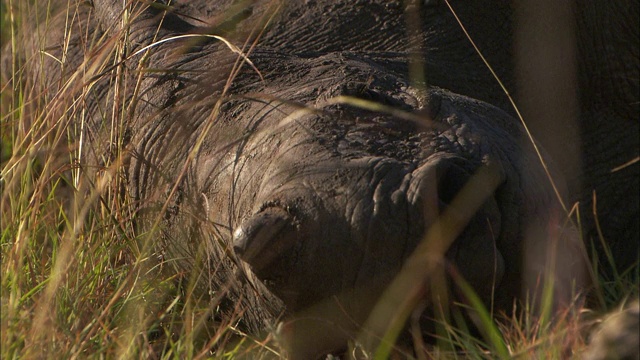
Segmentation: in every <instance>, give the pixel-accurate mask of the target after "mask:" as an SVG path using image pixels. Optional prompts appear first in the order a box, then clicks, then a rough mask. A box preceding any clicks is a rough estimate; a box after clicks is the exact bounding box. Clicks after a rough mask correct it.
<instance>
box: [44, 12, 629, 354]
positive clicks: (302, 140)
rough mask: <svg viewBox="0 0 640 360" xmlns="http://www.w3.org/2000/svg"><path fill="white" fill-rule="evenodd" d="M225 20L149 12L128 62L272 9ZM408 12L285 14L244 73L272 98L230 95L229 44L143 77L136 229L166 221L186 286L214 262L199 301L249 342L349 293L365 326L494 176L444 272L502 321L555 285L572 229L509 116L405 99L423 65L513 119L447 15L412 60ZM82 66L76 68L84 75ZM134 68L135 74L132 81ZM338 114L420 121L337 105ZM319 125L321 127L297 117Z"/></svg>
mask: <svg viewBox="0 0 640 360" xmlns="http://www.w3.org/2000/svg"><path fill="white" fill-rule="evenodd" d="M120 3H121V2H120V1H107V0H103V1H100V0H94V6H95V17H92V18H91V19H98V21H99V24H96V23H94V22H93V21H94V20H91V21H89V22H88V23H87V26H88V27H89V28H90V29H92V30H93V31H98V32H99V33H101V32H102V31H107V32H110V33H113V31H116V30H117V29H118V25H114V24H117V23H118V19H119V17H120V13H121V8H119V7H118V6H119V5H118V4H120ZM228 3H229V2H227V1H219V2H207V3H206V4H205V3H204V2H202V3H194V2H190V3H189V4H188V5H185V4H187V2H184V3H180V2H179V3H178V6H177V9H178V10H179V11H180V12H182V13H183V14H189V15H191V16H192V17H198V18H202V19H205V18H207V16H208V15H218V14H225V16H224V17H223V18H224V19H227V20H228V19H229V18H231V20H228V21H227V22H223V23H220V22H218V23H216V21H217V20H216V19H215V18H213V19H211V22H212V23H213V25H215V26H213V27H211V28H209V29H204V28H203V27H202V26H203V23H202V22H200V21H196V20H194V19H193V18H189V17H184V16H183V17H180V16H178V15H175V14H165V13H163V12H160V11H156V10H146V11H145V12H144V13H143V14H142V15H141V16H140V17H139V18H138V19H137V20H136V21H135V22H134V23H133V24H132V25H131V29H130V31H131V35H130V41H129V44H128V51H129V53H133V52H134V51H135V50H137V49H140V48H141V47H142V46H144V45H147V44H150V43H151V42H152V40H153V39H154V37H155V38H156V39H163V38H168V37H170V36H175V35H178V34H183V33H199V32H204V31H210V32H212V33H215V34H221V35H224V36H226V37H228V38H229V39H231V40H232V41H233V40H234V39H238V40H237V41H236V43H238V44H241V43H242V41H244V39H245V38H246V36H247V33H249V31H250V30H251V26H252V25H255V24H259V23H261V21H260V19H261V17H262V16H263V15H264V14H266V13H269V11H271V10H272V8H269V7H268V6H267V5H268V4H266V2H264V3H263V2H260V1H258V2H256V3H255V4H254V5H253V6H252V7H250V9H251V10H250V11H246V12H241V13H240V14H239V15H238V16H237V17H229V16H226V13H224V10H225V9H226V8H228V7H229V4H228ZM399 3H400V2H398V3H396V2H389V1H380V2H375V1H372V2H352V1H348V2H344V4H343V3H340V2H334V1H332V2H324V1H318V2H316V1H310V2H307V3H305V4H302V3H298V2H295V3H294V2H292V3H289V4H287V5H285V6H283V7H282V8H281V9H280V12H279V13H278V15H277V16H276V17H275V18H274V19H273V20H272V22H271V24H270V25H269V27H268V28H267V31H266V32H265V33H264V34H263V35H262V36H261V38H260V42H259V45H258V46H257V47H256V48H255V49H254V50H252V51H251V53H250V55H249V57H250V59H251V61H252V62H253V64H254V65H255V67H256V68H257V69H259V70H260V72H261V74H262V76H263V77H264V80H262V79H261V78H260V77H259V76H258V74H257V73H256V72H255V71H254V70H253V69H252V68H251V67H250V66H248V65H246V64H245V65H244V66H243V67H242V69H241V70H240V72H239V73H238V75H237V76H236V77H235V78H234V80H233V81H232V83H231V85H230V88H229V89H228V90H227V91H226V92H225V95H222V92H223V89H224V87H225V84H226V82H227V79H228V78H229V74H230V73H231V69H232V67H233V65H234V63H235V62H236V60H237V58H238V56H237V54H234V53H232V52H231V51H229V49H228V47H226V46H225V45H224V44H221V43H220V42H217V41H213V40H211V41H202V42H199V43H197V44H196V43H194V42H186V41H183V42H179V41H172V42H167V43H163V44H161V45H157V46H155V47H153V48H152V50H151V51H150V54H149V58H148V59H147V60H146V63H145V66H147V67H149V68H153V69H169V70H171V71H166V72H162V71H160V72H157V71H156V72H151V73H148V74H145V75H144V76H143V77H142V82H141V86H140V88H139V93H138V94H137V96H136V97H135V98H134V99H135V101H137V102H136V106H135V111H134V112H132V113H131V114H132V115H131V116H130V117H127V121H128V123H127V124H126V128H127V131H126V136H125V137H126V139H127V144H126V147H125V148H126V149H127V159H128V162H127V163H126V164H125V166H126V175H127V181H128V186H127V193H128V195H129V196H131V198H133V199H134V201H135V202H136V204H137V205H138V209H139V216H138V218H137V221H138V226H139V227H140V228H141V229H148V228H149V226H150V224H152V223H153V222H154V220H155V219H156V218H157V217H158V216H161V217H162V221H161V223H160V226H161V234H160V236H159V241H158V253H159V254H160V255H161V256H162V258H163V259H164V260H165V261H167V262H168V263H171V264H174V265H175V267H176V268H177V269H178V270H187V271H195V269H200V268H199V267H197V266H196V263H197V261H196V259H202V258H203V256H202V255H203V254H204V259H205V260H204V266H205V269H204V270H205V271H204V272H203V274H204V276H205V277H208V279H207V278H204V279H203V280H202V281H201V282H200V284H201V286H202V289H204V290H205V291H207V290H212V291H213V292H214V293H216V294H219V292H221V291H226V295H225V296H224V298H223V299H224V300H223V304H222V305H223V306H222V308H224V306H227V307H228V308H231V309H233V307H234V306H235V304H236V303H237V302H238V301H241V302H242V304H243V307H242V308H244V309H248V311H247V312H246V313H245V314H244V316H243V318H242V323H241V326H243V327H244V328H246V329H249V330H250V331H254V332H256V331H259V330H261V329H264V328H266V327H268V326H270V325H272V324H273V323H274V322H275V321H276V319H278V318H286V317H287V316H291V315H292V314H295V313H297V312H299V311H302V310H304V309H307V308H309V307H310V306H312V305H314V304H316V303H318V302H321V301H323V300H325V299H328V298H331V297H333V296H337V297H339V296H340V295H341V294H344V293H347V292H350V291H353V290H354V289H358V290H362V292H363V293H364V294H367V295H368V298H366V299H363V298H360V299H358V300H357V301H352V302H350V303H349V302H346V303H343V304H341V306H340V310H341V311H347V312H348V313H349V315H350V316H351V317H352V318H353V319H354V320H355V321H356V322H360V323H362V322H363V321H364V319H365V318H366V315H367V312H368V311H369V309H370V307H371V306H372V305H373V302H374V301H375V298H376V297H377V296H378V295H379V293H380V291H381V290H382V289H383V288H384V287H385V286H386V285H387V284H388V283H389V281H390V280H391V279H392V278H393V277H394V276H395V274H396V273H397V272H398V271H399V269H400V268H401V266H402V264H403V262H404V260H405V259H406V258H407V257H408V256H409V255H410V254H411V252H412V251H413V250H414V248H415V247H416V245H417V244H418V243H419V241H420V240H421V238H422V236H423V234H424V232H425V231H426V230H427V229H428V228H429V226H430V225H432V224H433V223H434V222H435V221H436V219H437V216H438V213H439V212H440V211H442V210H444V209H446V208H447V206H448V205H449V204H450V203H451V201H452V199H453V198H454V197H455V195H456V193H457V192H458V191H459V190H460V189H461V188H462V187H463V186H464V185H465V183H466V182H467V181H468V180H469V179H470V178H471V177H472V176H473V174H474V173H475V172H476V171H477V170H478V169H479V168H480V167H482V166H488V167H489V168H490V169H491V171H492V173H493V174H494V176H495V177H496V178H497V179H498V180H497V183H498V186H497V188H496V189H495V191H493V192H492V196H490V197H489V198H488V199H487V200H486V201H485V203H484V204H483V205H482V207H481V208H480V209H479V211H478V212H477V213H476V215H475V217H473V218H472V219H471V221H470V222H469V224H468V226H467V227H466V228H465V229H464V231H463V232H462V234H461V235H460V236H459V237H458V238H457V239H456V241H455V242H454V243H453V245H452V246H451V247H450V248H449V250H448V252H447V261H448V264H449V265H450V266H452V267H453V268H456V269H457V270H458V271H459V272H460V273H461V274H462V275H463V276H464V277H465V278H466V279H467V281H469V282H470V284H471V285H472V286H473V287H474V288H475V290H476V291H477V292H478V293H479V294H480V296H481V297H482V298H483V299H484V300H485V301H487V302H489V298H490V296H491V294H492V293H493V292H495V300H496V301H495V302H496V304H497V305H498V306H501V307H502V308H508V307H509V306H510V305H511V301H512V299H513V298H514V297H517V296H519V295H520V294H521V292H522V291H523V288H524V287H526V286H527V279H529V278H533V279H535V277H536V276H537V275H539V274H540V273H541V271H542V270H541V267H542V266H543V264H542V262H541V260H540V259H539V258H544V255H541V256H539V255H540V254H544V252H543V251H544V248H545V246H546V245H545V244H546V240H547V239H549V238H550V236H549V235H548V234H547V233H546V231H547V230H551V231H555V225H554V223H553V220H554V219H556V220H558V219H561V214H560V211H559V210H558V209H557V205H556V204H557V200H556V199H555V198H554V195H553V191H552V190H551V188H550V185H549V182H548V180H547V179H546V175H545V174H544V172H543V171H542V168H541V166H540V164H539V161H538V159H537V158H536V156H535V155H534V154H533V151H532V149H531V146H530V144H529V142H528V141H527V139H526V137H525V136H524V133H523V130H522V128H521V127H520V125H519V124H518V122H517V121H516V120H515V119H514V118H512V117H511V116H509V115H508V114H507V113H506V112H505V111H503V110H501V109H499V108H498V107H494V106H492V105H489V104H488V103H484V102H481V101H478V100H474V99H472V98H469V97H465V96H462V95H457V94H455V93H452V92H449V91H446V90H440V89H438V88H429V89H428V90H421V89H420V88H419V87H416V86H414V85H412V84H411V83H410V82H409V80H408V78H409V76H408V72H409V69H408V61H407V53H408V52H411V51H417V50H421V51H424V52H426V56H425V58H426V60H425V68H426V69H427V73H428V76H429V82H430V83H432V84H437V85H440V86H443V87H447V88H449V89H451V90H454V91H456V92H460V93H463V94H466V95H469V96H473V97H475V98H478V99H482V100H485V101H490V102H492V103H494V104H496V105H498V106H501V107H504V108H507V106H506V105H505V104H506V101H505V99H504V95H503V94H502V93H501V92H500V91H499V90H498V89H497V87H495V86H494V85H493V82H492V81H491V78H490V76H489V75H487V74H486V73H484V72H480V71H478V69H479V68H480V66H481V65H480V64H479V62H478V61H477V59H476V58H475V57H474V55H473V53H472V52H470V51H469V49H468V44H467V43H466V39H464V38H462V37H461V36H460V33H459V29H457V27H455V24H454V23H453V22H452V21H451V18H450V14H449V13H448V10H446V9H443V8H442V4H440V3H438V2H430V3H429V5H428V6H425V7H423V10H422V13H419V14H420V15H421V20H422V22H423V23H424V24H425V25H424V26H425V28H424V29H423V31H421V32H419V34H420V35H419V36H420V38H421V39H422V40H424V43H425V44H426V45H425V46H423V47H415V46H412V45H411V44H415V43H418V44H420V43H421V42H420V41H417V40H415V39H414V41H410V40H409V39H408V37H407V33H406V30H405V23H406V19H405V17H404V15H403V14H404V13H403V11H404V10H403V8H402V6H401V5H400V4H399ZM198 5H200V6H198ZM496 6H503V5H496ZM465 10H466V11H465ZM491 10H496V9H491V8H488V7H486V6H483V7H479V8H473V9H465V8H463V9H461V15H463V17H464V16H465V15H466V16H469V15H472V14H473V15H475V16H478V17H480V18H482V17H486V16H488V14H489V13H492V11H491ZM503 10H504V9H503ZM87 11H89V10H87ZM504 11H506V10H504ZM495 13H498V14H502V13H506V12H502V11H496V12H495ZM160 15H165V16H164V19H163V21H160ZM505 18H508V17H505ZM234 21H237V23H234ZM489 23H491V24H492V25H493V24H495V26H496V28H495V29H493V28H492V29H490V30H492V31H486V30H487V29H484V32H482V31H480V29H482V27H480V26H479V25H478V24H475V25H476V28H475V29H476V30H477V33H478V34H479V36H480V39H477V40H478V41H479V42H480V43H482V41H485V42H491V41H494V40H493V38H492V37H491V35H495V34H496V33H502V32H505V31H502V30H504V29H505V28H507V29H508V26H509V24H510V23H509V22H507V21H505V22H503V21H495V22H489ZM472 24H474V23H473V22H472ZM485 25H486V24H485ZM196 26H198V27H199V28H196ZM98 29H101V30H98ZM469 30H470V31H474V25H472V26H471V28H470V29H469ZM506 33H508V32H506ZM234 36H235V37H234ZM501 46H503V45H502V44H501V43H499V45H498V47H501ZM448 49H451V50H450V51H449V50H448ZM77 51H78V53H76V55H77V57H73V56H72V57H71V59H70V62H71V64H73V62H74V61H75V62H76V63H80V62H81V61H82V58H83V57H82V56H83V54H82V52H81V49H77ZM509 56H510V55H509V51H502V52H495V54H493V56H490V58H493V59H492V60H495V61H496V62H498V63H503V64H504V66H503V67H499V70H500V71H501V72H503V74H502V75H503V76H504V77H505V78H506V79H512V76H511V74H510V72H511V71H512V67H511V66H510V64H511V60H509V59H510V57H509ZM139 59H140V57H139V56H137V57H133V58H132V59H131V60H129V62H128V63H127V66H129V67H130V68H135V67H136V66H138V65H137V64H138V63H137V61H138V60H139ZM490 60H491V59H490ZM71 68H73V66H71ZM56 76H57V75H55V74H52V77H54V78H55V77H56ZM134 80H135V79H134ZM132 81H133V80H132ZM130 88H131V89H133V88H134V86H131V87H130ZM109 89H110V83H109V78H108V77H106V78H105V79H104V80H101V81H100V82H99V83H98V84H96V86H95V87H94V91H95V93H94V95H95V98H96V99H98V100H96V101H95V103H92V102H91V101H89V102H88V113H89V116H90V120H91V122H90V123H89V125H88V129H89V130H88V132H87V134H86V136H87V137H88V138H89V139H90V141H91V142H92V144H93V145H94V146H92V148H91V149H90V150H89V151H88V153H87V155H86V161H87V164H86V168H87V169H90V168H91V167H92V166H100V164H101V162H102V160H101V158H102V157H104V155H105V154H109V149H108V148H109V144H108V143H107V141H106V138H107V136H108V135H105V133H108V130H105V129H104V127H107V126H108V124H105V123H104V122H103V119H105V118H108V112H109V109H110V108H111V107H110V106H107V107H104V108H103V107H102V106H103V105H102V104H101V103H100V101H99V100H100V99H103V98H108V96H107V94H108V93H109V91H110V90H109ZM339 95H349V96H354V97H358V98H364V99H369V100H372V101H374V102H378V103H382V104H385V105H388V106H390V107H393V108H395V109H399V110H403V111H404V112H406V113H411V114H413V117H412V118H411V119H407V118H403V117H401V116H399V115H397V114H389V113H384V112H377V111H370V110H364V109H360V108H357V107H354V106H350V105H335V104H334V105H326V104H325V102H326V101H327V100H328V99H331V98H334V97H335V96H339ZM131 96H132V97H133V94H131ZM217 104H220V107H219V113H217V114H215V116H212V113H213V111H214V109H216V106H217ZM305 106H310V107H318V108H319V109H320V110H319V111H315V112H308V111H307V112H302V113H300V112H298V113H296V111H297V110H299V109H301V108H303V107H305ZM102 109H106V110H102ZM105 111H106V113H107V116H105V115H104V112H105ZM636 128H637V125H636ZM199 140H202V142H201V146H200V147H199V148H198V151H197V152H196V153H193V152H192V151H193V149H194V148H196V147H197V145H196V144H199ZM636 144H637V142H636ZM636 148H637V146H636ZM190 154H193V157H192V158H190V156H191V155H190ZM635 169H637V167H636V168H635ZM636 182H637V179H636ZM174 190H175V191H174ZM165 204H166V207H165ZM161 211H163V212H162V213H161ZM455 211H456V209H453V212H454V213H455ZM636 213H637V208H636ZM525 250H526V251H525ZM525 253H526V255H527V256H525ZM575 258H577V257H576V256H574V257H571V258H570V259H571V260H574V259H575ZM563 265H564V266H565V268H562V269H559V271H560V272H562V271H565V270H566V271H565V274H563V275H565V276H567V277H568V278H572V277H574V276H576V274H574V273H572V272H571V271H572V269H573V264H571V261H567V260H566V259H563ZM494 285H495V287H494ZM564 285H566V284H565V283H563V282H561V281H559V286H564ZM417 286H419V285H417ZM347 333H349V331H347ZM348 336H352V335H346V337H348ZM344 342H345V339H344V338H341V339H338V340H335V341H333V342H330V343H327V344H318V345H317V347H316V348H312V347H310V346H309V347H307V348H306V349H305V350H308V351H309V353H305V352H300V353H298V355H299V356H300V357H304V356H307V355H317V354H320V353H322V352H326V351H332V350H335V349H336V348H338V347H340V346H342V345H343V344H344ZM294 350H296V349H294ZM297 350H300V349H297Z"/></svg>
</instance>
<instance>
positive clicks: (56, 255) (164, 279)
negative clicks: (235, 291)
mask: <svg viewBox="0 0 640 360" xmlns="http://www.w3.org/2000/svg"><path fill="white" fill-rule="evenodd" d="M0 6H1V10H0V14H1V16H2V25H1V26H0V32H1V34H2V44H1V45H2V49H3V54H2V56H3V62H2V66H3V69H2V83H1V85H0V86H1V91H2V93H1V99H0V106H1V108H0V117H1V131H2V146H1V151H2V153H1V155H0V160H1V164H0V168H1V171H2V172H1V176H2V178H1V180H0V181H1V182H0V187H1V189H2V205H1V217H2V218H1V224H2V238H1V242H0V247H1V248H0V254H1V256H2V265H1V266H2V270H1V274H2V281H1V291H2V296H1V311H2V312H1V322H0V326H1V330H2V337H1V340H0V347H1V354H0V357H2V358H4V359H13V358H156V357H157V358H209V357H213V358H238V357H242V356H244V355H246V356H247V357H249V358H259V357H266V358H268V357H273V356H283V354H284V353H283V351H282V349H281V348H280V347H279V344H278V342H277V341H276V340H277V338H278V334H277V331H275V330H274V331H273V332H271V333H265V334H263V336H262V337H261V338H254V337H252V336H249V335H246V334H243V333H241V332H240V331H239V330H237V329H236V328H235V327H234V323H233V322H230V323H223V324H211V323H209V322H208V321H207V319H208V318H209V317H210V315H211V313H212V312H214V311H216V310H215V306H211V304H210V303H209V302H202V301H199V300H198V299H195V298H194V297H193V296H192V293H191V291H190V289H191V287H190V286H189V284H181V283H180V282H179V280H178V279H179V277H178V276H177V275H172V274H166V273H164V272H162V271H161V269H158V268H154V267H152V266H150V265H149V263H150V262H149V261H148V259H149V257H150V256H152V253H151V252H150V251H149V250H150V246H148V245H149V244H148V243H149V241H148V240H149V239H152V238H153V234H149V233H138V232H136V230H135V229H134V228H133V227H132V224H131V219H130V216H131V215H130V214H129V209H128V207H127V206H128V204H127V203H126V201H125V202H124V203H123V201H122V199H119V198H118V196H117V193H118V192H117V189H118V187H119V186H120V177H119V171H120V169H119V159H118V157H117V156H116V157H114V158H112V159H111V162H110V163H107V164H105V169H104V172H103V174H104V175H103V176H102V177H101V178H99V180H98V182H97V183H92V182H91V180H90V178H89V177H87V176H85V173H84V170H86V169H82V168H80V167H79V166H78V159H79V158H80V154H81V149H80V148H81V147H82V146H90V145H89V144H83V143H82V142H81V141H77V142H73V143H71V142H69V141H68V140H67V139H70V138H74V139H75V138H77V137H75V136H73V134H75V133H77V132H78V131H79V126H81V124H82V117H83V108H82V99H83V96H84V95H85V94H86V92H87V91H89V90H90V88H91V86H92V84H93V83H92V82H93V81H95V80H93V79H95V77H94V75H100V74H101V73H102V72H104V70H105V69H106V68H107V67H109V66H110V64H112V63H113V62H114V59H115V58H116V57H117V56H118V48H119V43H118V39H100V38H93V37H89V38H87V39H86V46H87V47H88V48H91V49H100V50H99V51H97V50H96V51H92V52H90V54H91V57H90V58H87V59H85V64H84V66H81V67H80V68H79V70H77V73H75V74H74V76H71V77H70V78H71V79H72V80H71V81H69V82H68V83H65V84H61V85H60V86H59V89H60V90H59V91H57V92H53V90H51V89H48V88H46V87H45V85H44V82H43V81H42V79H44V78H45V77H46V76H52V74H46V73H44V70H43V67H42V64H43V61H44V58H45V57H48V56H54V55H53V54H52V53H50V52H49V50H48V49H47V48H46V47H45V46H44V44H45V42H44V38H43V36H44V35H45V34H46V33H47V32H39V34H40V35H35V32H34V31H33V25H34V24H33V20H32V19H34V18H38V19H40V21H41V22H42V24H43V26H44V28H46V26H47V25H48V24H49V22H50V21H51V19H50V18H49V17H48V14H49V12H50V11H51V9H49V7H48V4H47V2H46V1H45V2H43V1H38V2H35V1H22V0H20V1H18V0H2V2H0ZM67 10H68V14H69V16H68V19H69V22H68V23H67V30H68V31H69V33H67V35H66V38H70V37H71V36H72V35H74V34H71V33H70V32H72V31H78V29H79V28H80V27H78V26H76V22H77V21H78V17H77V16H76V15H75V11H76V8H75V6H74V5H70V6H69V8H68V9H67ZM33 38H34V39H35V41H33V42H32V41H31V40H30V39H33ZM63 53H64V52H63ZM56 61H59V62H60V65H61V67H64V65H65V63H64V62H65V58H63V57H62V58H57V59H56ZM122 75H123V76H135V74H122ZM116 86H117V85H116ZM115 96H116V97H118V96H120V95H119V93H118V92H116V94H115ZM114 100H115V101H114V102H115V103H120V100H122V99H120V98H117V99H114ZM119 120H122V119H113V121H114V124H117V123H118V121H119ZM601 266H609V264H604V265H601ZM637 271H638V270H637V268H636V270H635V273H632V274H621V275H620V276H618V277H616V278H615V279H609V280H607V281H604V280H603V281H602V283H601V288H600V289H599V290H598V294H597V295H598V296H596V298H598V299H600V301H597V302H596V303H598V304H599V305H598V306H597V308H596V310H595V312H594V311H591V310H587V309H586V308H584V307H582V306H581V305H578V304H577V305H576V306H575V307H573V308H571V309H568V310H566V311H564V312H562V313H560V314H557V315H555V316H549V317H542V318H539V317H535V316H533V315H532V313H533V312H532V311H527V309H529V307H524V310H523V311H522V312H519V313H518V314H517V315H516V316H514V317H512V318H501V319H499V320H500V321H498V322H494V321H492V320H490V319H489V318H487V319H485V320H484V324H483V327H484V329H485V332H484V333H485V335H486V336H485V337H481V338H480V339H478V338H476V337H473V336H471V335H469V332H468V331H467V330H466V329H465V328H464V326H463V325H462V324H461V323H456V322H454V324H457V325H449V324H443V328H444V329H445V331H444V332H443V333H442V338H441V339H440V340H439V345H440V347H439V348H432V349H430V350H428V354H429V355H428V356H430V357H433V358H446V359H448V358H472V359H492V358H496V357H498V358H522V359H530V358H538V359H553V358H580V353H581V351H582V350H583V349H584V347H585V342H586V340H587V336H586V334H587V331H588V329H589V328H590V327H591V326H592V324H593V323H594V322H595V321H596V319H597V315H598V314H599V313H602V312H603V311H606V310H607V309H608V308H610V307H612V306H613V305H614V304H615V303H616V302H617V301H618V300H619V299H625V298H626V297H628V296H630V295H631V296H637V293H638V287H637V283H636V281H637V280H635V279H637V276H638V275H637ZM238 311H239V312H240V311H242V309H238ZM498 318H500V317H499V316H498ZM356 347H357V344H356ZM452 349H456V350H452ZM384 354H385V353H384V352H382V353H379V355H380V356H382V357H384ZM365 356H369V355H365ZM370 356H372V357H373V356H374V355H373V354H370ZM425 356H426V355H425ZM422 358H426V357H422Z"/></svg>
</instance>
